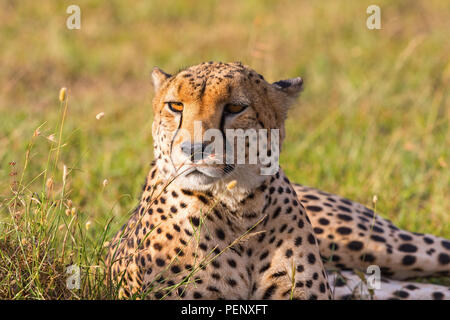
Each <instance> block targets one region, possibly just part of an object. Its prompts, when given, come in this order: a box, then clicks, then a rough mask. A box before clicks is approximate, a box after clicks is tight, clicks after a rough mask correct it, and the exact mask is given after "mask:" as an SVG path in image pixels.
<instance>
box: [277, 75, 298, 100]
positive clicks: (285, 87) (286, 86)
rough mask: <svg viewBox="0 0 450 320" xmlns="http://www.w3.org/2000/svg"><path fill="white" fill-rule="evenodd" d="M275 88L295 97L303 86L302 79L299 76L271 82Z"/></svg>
mask: <svg viewBox="0 0 450 320" xmlns="http://www.w3.org/2000/svg"><path fill="white" fill-rule="evenodd" d="M272 86H274V87H275V88H276V89H277V90H280V91H282V92H285V93H286V94H287V95H288V96H290V97H292V98H295V97H297V96H298V95H299V94H300V92H301V91H302V88H303V79H302V78H300V77H297V78H292V79H287V80H280V81H277V82H274V83H272Z"/></svg>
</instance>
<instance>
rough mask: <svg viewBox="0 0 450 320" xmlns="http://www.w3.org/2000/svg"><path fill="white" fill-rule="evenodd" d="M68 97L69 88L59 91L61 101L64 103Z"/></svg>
mask: <svg viewBox="0 0 450 320" xmlns="http://www.w3.org/2000/svg"><path fill="white" fill-rule="evenodd" d="M66 97H67V88H65V87H63V88H61V90H59V101H61V102H64V101H65V100H66Z"/></svg>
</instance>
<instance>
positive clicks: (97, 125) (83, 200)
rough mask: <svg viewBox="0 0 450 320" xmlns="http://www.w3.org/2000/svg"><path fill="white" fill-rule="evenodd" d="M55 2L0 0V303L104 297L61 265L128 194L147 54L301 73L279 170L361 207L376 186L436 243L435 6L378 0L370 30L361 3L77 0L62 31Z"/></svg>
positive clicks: (148, 150) (142, 118) (447, 220)
mask: <svg viewBox="0 0 450 320" xmlns="http://www.w3.org/2000/svg"><path fill="white" fill-rule="evenodd" d="M70 4H72V3H71V2H70V1H58V2H56V1H43V2H39V3H38V2H32V1H27V2H20V3H15V2H12V1H2V2H1V3H0V38H1V39H2V41H0V58H1V60H0V61H1V62H0V164H1V166H0V196H1V199H0V200H1V203H2V205H1V207H0V254H1V255H0V260H1V259H3V260H2V261H7V263H6V262H5V263H6V264H5V263H0V298H6V297H8V298H18V299H19V298H57V297H65V298H77V297H79V296H82V297H86V298H105V297H114V294H112V295H111V293H105V291H104V288H103V287H102V285H100V284H98V283H99V282H101V281H98V277H101V276H99V275H98V274H95V275H91V276H90V277H89V279H90V281H91V282H85V283H84V284H83V285H85V286H86V287H85V289H84V290H82V293H80V292H78V293H74V292H70V291H68V290H66V289H65V279H66V278H67V275H66V274H65V273H64V270H65V267H66V266H67V265H69V264H71V263H78V264H80V265H81V266H82V267H83V270H84V271H86V270H87V269H92V268H94V269H95V267H91V266H96V265H99V263H100V262H101V256H102V254H104V249H102V248H103V244H102V242H103V238H104V239H106V240H108V239H110V238H111V236H112V235H113V233H114V232H116V231H117V230H118V229H119V227H120V226H121V225H122V224H123V223H124V222H125V221H126V220H127V218H128V216H129V213H130V211H131V210H132V209H133V207H134V206H135V204H136V203H137V198H138V196H139V192H140V188H141V185H142V183H143V182H144V177H145V175H146V174H147V171H148V169H149V166H150V162H151V160H152V138H151V132H150V128H151V120H152V114H151V98H152V90H151V86H150V79H149V72H150V70H151V68H152V67H153V66H154V65H158V66H160V67H162V68H163V69H164V70H165V71H167V72H176V71H177V70H178V69H180V68H181V67H185V66H188V65H191V64H195V63H199V62H202V61H209V60H223V61H237V60H239V61H242V62H243V63H245V64H248V65H250V66H252V67H253V68H254V69H256V70H257V71H258V72H260V73H262V74H263V75H264V76H265V78H266V79H268V80H270V81H276V80H279V79H282V78H288V77H293V76H298V75H301V76H302V77H304V79H305V90H304V92H303V94H302V96H301V98H300V99H299V101H298V102H297V103H295V104H294V105H293V106H292V109H291V111H290V114H289V119H288V121H287V138H286V141H285V144H284V148H283V151H282V157H281V165H282V167H283V168H284V169H285V171H286V172H287V174H288V175H289V177H290V178H291V180H293V181H296V182H300V183H302V184H306V185H310V186H314V187H317V188H321V189H323V190H326V191H329V192H333V193H337V194H340V195H343V196H345V197H347V198H351V199H353V200H357V201H359V202H361V203H363V204H366V205H370V204H371V199H372V197H373V195H377V196H378V199H379V201H378V203H377V208H378V211H379V212H380V213H381V214H382V215H383V216H384V217H387V218H389V219H391V220H393V222H394V223H396V224H397V225H398V226H399V227H401V228H407V229H409V230H412V231H417V232H425V233H433V234H436V235H439V236H443V237H447V238H450V216H449V215H448V213H449V212H450V201H449V198H448V195H449V194H450V170H449V166H450V161H449V159H450V131H449V121H450V102H449V90H448V88H449V87H450V63H449V59H448V57H449V56H450V43H449V42H448V39H449V38H450V4H449V2H448V1H445V0H442V1H414V2H411V1H396V2H395V3H392V1H378V4H379V5H380V7H381V14H382V30H368V29H367V28H366V27H365V21H366V18H367V14H366V13H365V10H366V8H367V6H369V5H370V4H372V2H371V1H358V2H355V1H320V2H317V3H315V2H306V1H301V2H300V1H276V2H275V1H273V2H271V1H256V0H254V1H246V2H245V3H243V2H242V1H237V0H235V1H226V2H223V1H181V0H180V1H170V4H168V3H167V1H162V0H161V1H142V2H136V3H133V4H132V5H129V4H128V3H124V2H120V1H108V2H107V3H105V2H101V1H96V0H90V1H83V2H82V3H80V6H81V11H82V26H81V30H68V29H66V28H65V19H66V17H67V14H66V13H65V9H66V7H67V6H68V5H70ZM61 87H67V88H68V90H69V105H68V113H67V118H66V119H65V124H64V128H63V136H62V138H63V140H62V147H61V153H60V156H59V161H58V162H57V164H56V168H53V162H54V161H55V149H54V148H55V147H56V145H57V144H54V143H53V144H52V143H51V142H49V141H48V139H46V137H48V136H49V135H51V134H55V136H56V138H58V136H59V135H58V133H59V131H58V126H59V125H60V123H61V112H62V108H63V107H62V106H61V105H60V103H59V101H58V91H59V89H60V88H61ZM99 112H105V116H104V118H102V119H101V120H97V119H96V118H95V115H96V114H98V113H99ZM38 127H39V128H40V135H39V136H37V137H34V138H33V133H34V132H35V130H36V129H37V128H38ZM30 141H33V146H32V148H31V149H30V145H29V144H30ZM27 150H30V152H29V154H28V164H27V167H26V170H25V171H23V169H24V166H25V163H26V159H27ZM51 150H53V151H51ZM49 154H50V158H49ZM49 160H50V161H49ZM10 162H15V165H10ZM63 165H66V166H67V167H68V169H69V174H68V176H67V180H66V184H65V187H64V195H63V196H62V169H63ZM22 172H24V174H23V179H22V183H21V184H20V185H21V186H26V188H25V189H22V188H20V189H19V190H21V192H20V193H18V194H17V193H16V194H15V197H14V192H16V191H17V189H14V188H18V184H16V187H12V185H13V184H14V181H20V180H21V177H22ZM44 176H46V177H45V178H44ZM49 177H52V178H53V180H54V186H53V191H49V190H48V188H47V187H46V186H45V183H46V180H47V179H48V178H49ZM105 179H107V180H108V184H107V185H106V186H105V187H104V186H103V181H104V180H105ZM69 199H70V200H71V201H72V206H74V207H76V210H77V218H76V220H74V221H73V222H72V224H71V225H70V228H68V225H69V223H70V221H71V219H72V216H70V215H69V216H67V215H66V214H65V209H66V208H67V206H68V202H67V201H68V200H69ZM87 221H91V222H92V224H91V226H90V228H89V230H86V228H85V223H86V222H87ZM109 221H111V223H110V224H109V225H108V222H109ZM106 225H108V226H109V227H108V228H106V230H105V226H106ZM61 226H62V227H61ZM59 228H60V229H59ZM66 233H67V234H68V236H67V237H66V238H67V240H66V242H65V244H64V246H65V247H66V249H65V251H64V256H63V257H61V255H62V247H63V240H64V237H65V235H66ZM70 235H72V236H70ZM22 239H25V240H22ZM8 259H9V260H8ZM55 259H56V260H55ZM8 261H9V262H8ZM55 261H60V262H55ZM38 262H40V263H38ZM6 265H7V266H8V267H5V266H6ZM52 279H53V280H52ZM89 285H90V286H91V287H89Z"/></svg>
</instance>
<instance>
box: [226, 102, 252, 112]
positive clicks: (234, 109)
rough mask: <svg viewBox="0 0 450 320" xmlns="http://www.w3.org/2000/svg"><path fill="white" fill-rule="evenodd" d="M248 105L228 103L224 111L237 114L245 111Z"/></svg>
mask: <svg viewBox="0 0 450 320" xmlns="http://www.w3.org/2000/svg"><path fill="white" fill-rule="evenodd" d="M247 107H248V106H245V105H238V104H227V105H226V106H225V109H224V112H225V113H229V114H237V113H240V112H242V111H244V110H245V109H246V108H247Z"/></svg>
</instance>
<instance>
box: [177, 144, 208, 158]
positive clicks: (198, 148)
mask: <svg viewBox="0 0 450 320" xmlns="http://www.w3.org/2000/svg"><path fill="white" fill-rule="evenodd" d="M207 146H208V144H207V143H205V142H203V143H202V142H194V143H191V142H190V141H185V142H183V143H182V144H181V151H182V152H183V153H184V154H185V155H186V156H188V157H190V159H191V161H198V160H202V159H203V158H204V157H207V156H208V154H209V153H208V152H206V147H207Z"/></svg>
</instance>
